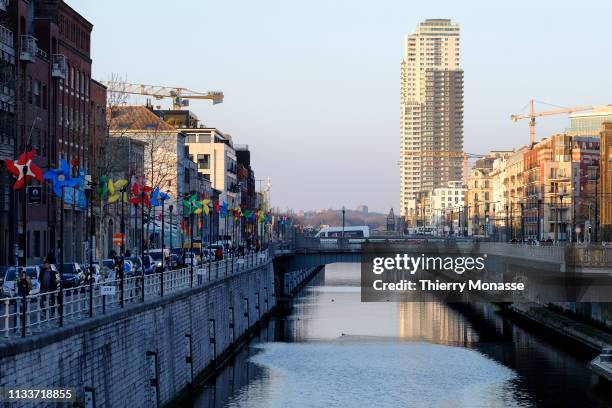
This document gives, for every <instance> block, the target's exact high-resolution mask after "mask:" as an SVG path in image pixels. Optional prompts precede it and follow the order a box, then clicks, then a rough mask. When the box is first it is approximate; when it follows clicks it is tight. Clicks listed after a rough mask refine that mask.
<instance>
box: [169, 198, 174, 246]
mask: <svg viewBox="0 0 612 408" xmlns="http://www.w3.org/2000/svg"><path fill="white" fill-rule="evenodd" d="M168 211H169V212H170V251H172V235H173V234H174V227H173V226H172V211H174V206H173V205H172V204H170V205H169V206H168Z"/></svg>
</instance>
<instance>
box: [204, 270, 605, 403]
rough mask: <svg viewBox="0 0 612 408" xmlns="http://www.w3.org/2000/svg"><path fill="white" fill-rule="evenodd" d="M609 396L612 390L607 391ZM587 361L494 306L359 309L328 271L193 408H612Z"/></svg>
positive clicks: (349, 286) (352, 288)
mask: <svg viewBox="0 0 612 408" xmlns="http://www.w3.org/2000/svg"><path fill="white" fill-rule="evenodd" d="M610 388H612V387H610ZM610 392H611V390H609V389H607V387H606V385H599V384H598V383H597V381H596V378H595V377H594V376H593V375H592V374H591V373H590V371H589V370H588V368H587V366H586V360H585V359H583V358H578V357H575V356H574V355H571V354H568V353H567V352H566V351H563V349H562V348H559V347H557V346H553V345H550V344H549V343H548V342H546V341H543V340H541V339H540V338H538V337H536V336H534V335H533V334H531V333H529V332H527V331H525V330H523V329H522V328H520V327H517V326H516V325H514V324H512V323H511V322H509V321H508V320H506V319H504V318H502V317H500V315H499V314H498V313H497V309H496V308H495V307H493V306H491V305H488V304H474V305H471V306H470V307H466V306H465V305H460V304H450V305H449V304H444V303H440V302H436V301H435V300H434V299H429V301H428V302H420V303H416V302H411V303H399V304H398V303H386V302H385V303H361V302H360V292H359V267H358V265H350V264H340V265H330V266H328V267H326V269H325V271H324V272H322V273H320V274H319V275H318V276H317V277H316V278H315V281H313V282H312V284H311V285H309V286H308V287H307V288H306V289H305V290H304V292H303V294H302V296H300V297H299V298H298V299H296V301H295V304H294V308H293V311H292V313H291V315H290V316H288V317H286V318H284V319H280V320H278V321H275V322H272V323H271V325H270V326H268V327H267V328H266V329H265V330H263V331H262V333H260V336H259V338H258V339H256V340H255V341H254V342H252V344H251V347H248V348H245V349H243V350H242V351H241V353H239V354H238V356H237V357H236V358H235V360H234V362H233V364H230V365H229V366H228V367H227V368H226V369H225V370H223V371H222V372H221V373H220V374H219V375H218V376H217V378H216V379H215V380H214V381H212V382H211V384H210V385H209V386H207V387H206V388H205V389H204V390H203V391H202V393H201V394H200V395H199V396H198V398H197V400H196V401H195V402H194V406H197V407H256V408H257V407H345V406H349V407H353V406H361V405H363V402H364V401H371V403H370V404H369V405H372V404H373V405H375V406H377V407H396V406H402V407H470V408H471V407H528V406H554V407H565V406H568V407H570V406H571V407H609V406H612V404H611V401H612V395H611V394H610Z"/></svg>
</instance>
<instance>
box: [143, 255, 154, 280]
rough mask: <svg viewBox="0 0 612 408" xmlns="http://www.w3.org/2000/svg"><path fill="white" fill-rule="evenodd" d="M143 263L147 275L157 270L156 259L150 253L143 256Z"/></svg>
mask: <svg viewBox="0 0 612 408" xmlns="http://www.w3.org/2000/svg"><path fill="white" fill-rule="evenodd" d="M140 259H142V264H143V265H144V271H145V275H149V274H151V273H154V272H155V261H154V260H153V258H151V257H150V256H149V255H145V256H141V257H140Z"/></svg>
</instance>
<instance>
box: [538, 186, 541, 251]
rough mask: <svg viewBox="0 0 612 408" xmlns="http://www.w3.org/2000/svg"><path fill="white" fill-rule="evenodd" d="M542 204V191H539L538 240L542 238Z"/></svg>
mask: <svg viewBox="0 0 612 408" xmlns="http://www.w3.org/2000/svg"><path fill="white" fill-rule="evenodd" d="M541 206H542V191H538V241H541V240H542V225H541V223H542V221H541V216H540V207H541Z"/></svg>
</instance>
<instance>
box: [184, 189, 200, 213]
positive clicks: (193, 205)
mask: <svg viewBox="0 0 612 408" xmlns="http://www.w3.org/2000/svg"><path fill="white" fill-rule="evenodd" d="M183 206H184V207H185V208H186V209H187V211H189V214H198V213H196V211H197V210H198V209H199V208H200V207H199V206H200V203H199V201H198V195H197V194H192V195H190V196H189V197H187V198H186V199H184V200H183Z"/></svg>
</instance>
